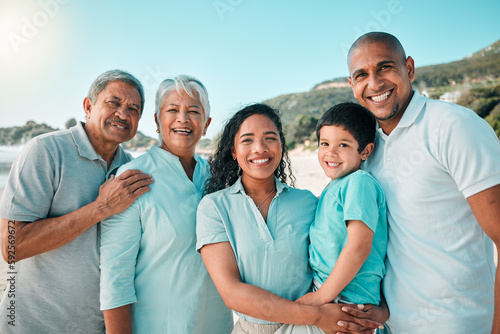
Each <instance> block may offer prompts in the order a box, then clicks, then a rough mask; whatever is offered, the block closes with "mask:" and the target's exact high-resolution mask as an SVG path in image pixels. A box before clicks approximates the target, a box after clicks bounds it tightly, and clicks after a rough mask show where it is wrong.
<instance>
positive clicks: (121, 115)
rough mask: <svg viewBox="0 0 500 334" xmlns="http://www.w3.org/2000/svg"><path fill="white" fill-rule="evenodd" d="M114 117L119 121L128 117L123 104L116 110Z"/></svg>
mask: <svg viewBox="0 0 500 334" xmlns="http://www.w3.org/2000/svg"><path fill="white" fill-rule="evenodd" d="M115 115H116V116H118V118H120V119H127V118H128V116H129V114H128V109H127V106H126V105H123V104H122V105H120V106H119V107H118V108H116V110H115Z"/></svg>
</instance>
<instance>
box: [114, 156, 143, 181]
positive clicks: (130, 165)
mask: <svg viewBox="0 0 500 334" xmlns="http://www.w3.org/2000/svg"><path fill="white" fill-rule="evenodd" d="M127 154H128V153H127ZM128 157H129V158H130V159H131V160H130V161H129V162H127V163H125V164H123V165H121V166H120V168H118V171H117V172H116V176H118V175H120V174H122V173H123V172H125V171H127V170H129V169H140V170H143V169H144V168H145V167H147V166H148V165H149V163H150V161H151V159H152V158H151V154H150V153H149V152H146V153H144V154H142V155H140V156H138V157H137V158H133V157H132V156H131V155H130V154H128ZM144 172H145V173H146V172H148V173H149V171H146V170H144Z"/></svg>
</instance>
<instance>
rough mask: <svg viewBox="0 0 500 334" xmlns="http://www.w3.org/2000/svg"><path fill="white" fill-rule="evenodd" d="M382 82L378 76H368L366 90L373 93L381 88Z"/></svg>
mask: <svg viewBox="0 0 500 334" xmlns="http://www.w3.org/2000/svg"><path fill="white" fill-rule="evenodd" d="M383 84H384V83H383V81H382V79H381V78H380V76H379V75H378V74H376V73H375V74H372V75H370V78H369V81H368V88H369V89H370V90H373V91H378V90H379V89H380V88H381V87H382V86H383Z"/></svg>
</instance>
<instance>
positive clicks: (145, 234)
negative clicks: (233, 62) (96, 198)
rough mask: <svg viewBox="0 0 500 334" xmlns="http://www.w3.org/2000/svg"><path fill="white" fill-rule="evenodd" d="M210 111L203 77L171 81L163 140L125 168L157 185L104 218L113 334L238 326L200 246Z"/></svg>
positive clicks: (159, 109)
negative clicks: (200, 145) (199, 147)
mask: <svg viewBox="0 0 500 334" xmlns="http://www.w3.org/2000/svg"><path fill="white" fill-rule="evenodd" d="M209 115H210V109H209V103H208V95H207V91H206V89H205V87H204V86H203V84H202V83H201V82H200V81H198V80H197V79H195V78H192V77H189V76H178V77H176V78H174V79H167V80H165V81H163V82H162V83H161V84H160V87H159V88H158V91H157V93H156V112H155V122H156V124H157V127H158V129H157V132H158V133H159V134H160V139H161V145H160V146H153V147H152V148H151V149H150V150H149V152H147V153H146V154H144V155H142V156H140V157H138V158H137V159H135V160H133V161H132V162H130V163H128V164H126V165H124V166H122V167H121V168H120V169H119V171H118V173H123V172H124V171H125V170H127V169H141V170H143V171H145V172H147V173H150V174H151V175H152V176H153V178H154V179H155V183H154V185H152V186H151V191H150V192H149V193H147V194H146V195H145V196H144V195H143V196H142V197H140V199H139V200H136V201H135V202H134V204H132V206H130V208H129V209H127V210H126V211H124V212H123V213H121V214H118V215H115V216H112V217H110V218H108V219H106V220H104V221H103V222H102V223H101V309H102V310H103V311H104V320H105V324H106V331H107V333H108V334H113V333H120V334H124V333H131V332H133V333H155V334H157V333H176V334H188V333H189V334H193V333H199V334H201V333H203V334H205V333H214V334H215V333H217V334H220V333H229V332H230V331H231V329H232V327H233V322H232V315H231V311H230V310H229V309H228V308H226V307H225V306H224V303H223V301H222V299H221V297H220V295H219V294H218V293H217V290H216V288H215V286H214V284H213V282H212V280H211V279H210V276H209V275H208V272H207V270H206V268H205V266H204V264H203V262H202V259H201V257H200V256H199V254H197V253H196V251H195V241H196V234H195V218H196V208H197V206H198V203H199V201H200V199H201V196H202V193H203V189H204V185H205V181H206V180H207V178H208V174H209V166H208V163H207V161H206V160H204V159H202V158H201V157H199V156H198V155H196V154H195V153H194V151H195V146H196V143H197V142H198V141H199V140H200V138H201V136H202V135H204V134H205V132H206V130H207V127H208V125H209V124H210V120H211V119H210V117H209Z"/></svg>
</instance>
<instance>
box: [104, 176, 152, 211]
mask: <svg viewBox="0 0 500 334" xmlns="http://www.w3.org/2000/svg"><path fill="white" fill-rule="evenodd" d="M152 183H153V178H152V177H151V175H150V174H143V173H142V172H141V171H140V170H137V169H129V170H127V171H125V172H124V173H123V174H121V175H120V176H118V177H116V178H115V177H114V176H111V177H110V178H109V179H108V180H107V181H106V182H104V183H103V184H102V185H101V186H100V187H99V196H97V199H96V200H95V202H96V204H97V209H98V210H99V211H100V212H102V214H103V216H104V218H107V217H109V216H112V215H114V214H117V213H120V212H122V211H123V210H125V209H127V208H128V207H129V206H130V205H132V203H134V201H135V200H136V199H137V198H138V197H139V196H141V195H142V194H145V193H147V192H148V191H149V190H151V188H150V187H149V185H150V184H152ZM104 218H103V219H104Z"/></svg>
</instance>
